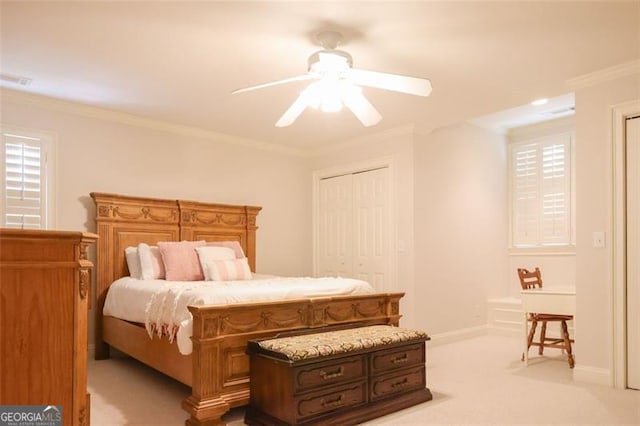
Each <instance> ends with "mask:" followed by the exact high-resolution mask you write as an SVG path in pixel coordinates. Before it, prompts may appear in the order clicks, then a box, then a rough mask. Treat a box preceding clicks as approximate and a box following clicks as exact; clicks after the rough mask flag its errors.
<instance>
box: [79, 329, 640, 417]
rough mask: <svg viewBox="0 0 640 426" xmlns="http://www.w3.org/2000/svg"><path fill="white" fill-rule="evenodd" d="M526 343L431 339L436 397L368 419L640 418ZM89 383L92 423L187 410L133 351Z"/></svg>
mask: <svg viewBox="0 0 640 426" xmlns="http://www.w3.org/2000/svg"><path fill="white" fill-rule="evenodd" d="M520 345H521V341H520V339H517V338H512V337H505V336H481V337H477V338H474V339H469V340H465V341H461V342H456V343H451V344H448V345H442V346H435V347H429V345H428V344H427V386H428V387H429V388H430V389H431V392H432V393H433V396H434V398H433V400H432V401H429V402H426V403H424V404H421V405H418V406H415V407H411V408H408V409H406V410H402V411H400V412H397V413H393V414H390V415H388V416H385V417H381V418H378V419H375V420H373V421H370V422H368V423H367V424H368V425H427V424H536V425H540V424H628V425H640V391H632V390H617V389H611V388H607V387H601V386H590V385H581V384H575V383H574V382H573V379H572V372H571V370H570V369H569V366H568V364H567V363H566V361H565V359H564V358H563V357H562V355H561V354H560V351H558V350H553V349H547V350H546V351H545V356H544V357H542V358H540V357H537V355H534V351H533V350H531V352H530V354H531V356H532V358H531V359H530V363H529V367H526V368H525V367H523V365H522V363H521V362H520V353H521V346H520ZM547 352H548V354H547ZM579 362H580V355H579V354H576V363H579ZM89 389H90V392H91V424H92V425H93V426H101V425H109V426H116V425H183V424H184V421H185V420H186V418H187V415H186V413H185V412H184V411H182V409H181V408H180V402H181V401H182V399H184V398H185V397H186V396H187V395H189V393H190V392H189V390H190V389H189V388H188V387H186V386H184V385H182V384H180V383H178V382H175V381H173V380H172V379H169V378H167V377H165V376H163V375H162V374H160V373H157V372H155V371H154V370H152V369H150V368H148V367H146V366H144V365H142V364H140V363H138V362H137V361H134V360H132V359H129V358H112V359H110V360H105V361H90V362H89ZM242 418H243V410H242V409H236V410H233V411H232V412H230V413H229V414H227V416H225V418H224V420H225V421H227V422H228V424H230V425H234V426H237V425H242V424H244V422H243V421H242Z"/></svg>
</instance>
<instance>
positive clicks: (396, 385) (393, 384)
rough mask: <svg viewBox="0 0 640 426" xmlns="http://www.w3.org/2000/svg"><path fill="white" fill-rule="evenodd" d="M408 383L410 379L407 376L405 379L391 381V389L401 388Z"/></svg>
mask: <svg viewBox="0 0 640 426" xmlns="http://www.w3.org/2000/svg"><path fill="white" fill-rule="evenodd" d="M408 384H409V379H407V378H406V377H405V378H404V379H403V380H401V381H399V382H395V383H391V389H395V388H399V387H401V386H406V385H408Z"/></svg>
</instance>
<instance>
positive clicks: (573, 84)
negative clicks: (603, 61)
mask: <svg viewBox="0 0 640 426" xmlns="http://www.w3.org/2000/svg"><path fill="white" fill-rule="evenodd" d="M633 74H640V59H636V60H635V61H630V62H625V63H622V64H618V65H614V66H612V67H609V68H604V69H601V70H598V71H594V72H592V73H589V74H584V75H581V76H578V77H574V78H571V79H569V80H567V85H568V86H569V88H571V89H573V90H576V89H582V88H585V87H589V86H594V85H596V84H600V83H604V82H606V81H610V80H615V79H617V78H621V77H626V76H628V75H633Z"/></svg>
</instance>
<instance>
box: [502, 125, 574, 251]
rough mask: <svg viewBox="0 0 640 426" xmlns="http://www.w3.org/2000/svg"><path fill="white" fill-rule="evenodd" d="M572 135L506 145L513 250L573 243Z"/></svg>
mask: <svg viewBox="0 0 640 426" xmlns="http://www.w3.org/2000/svg"><path fill="white" fill-rule="evenodd" d="M571 140H572V134H571V133H564V134H560V135H553V136H546V137H544V138H540V139H534V140H529V141H524V142H518V143H514V144H512V145H510V176H511V182H510V183H511V185H510V201H511V241H512V246H513V247H544V246H562V245H571V244H572V243H573V229H572V227H573V223H572V222H573V220H572V212H573V206H572V204H573V201H572V200H573V196H572V182H571V181H572V178H571V176H572V175H571V164H572V149H571V148H572V147H571V145H572V144H571Z"/></svg>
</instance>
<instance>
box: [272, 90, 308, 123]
mask: <svg viewBox="0 0 640 426" xmlns="http://www.w3.org/2000/svg"><path fill="white" fill-rule="evenodd" d="M306 107H307V97H306V94H305V92H302V93H301V94H300V96H298V99H296V101H295V102H294V103H292V104H291V106H290V107H289V109H287V110H286V111H285V112H284V114H282V117H280V119H279V120H278V122H277V123H276V127H287V126H289V125H291V124H292V123H293V122H294V121H296V118H298V117H299V116H300V114H302V111H304V109H305V108H306Z"/></svg>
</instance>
